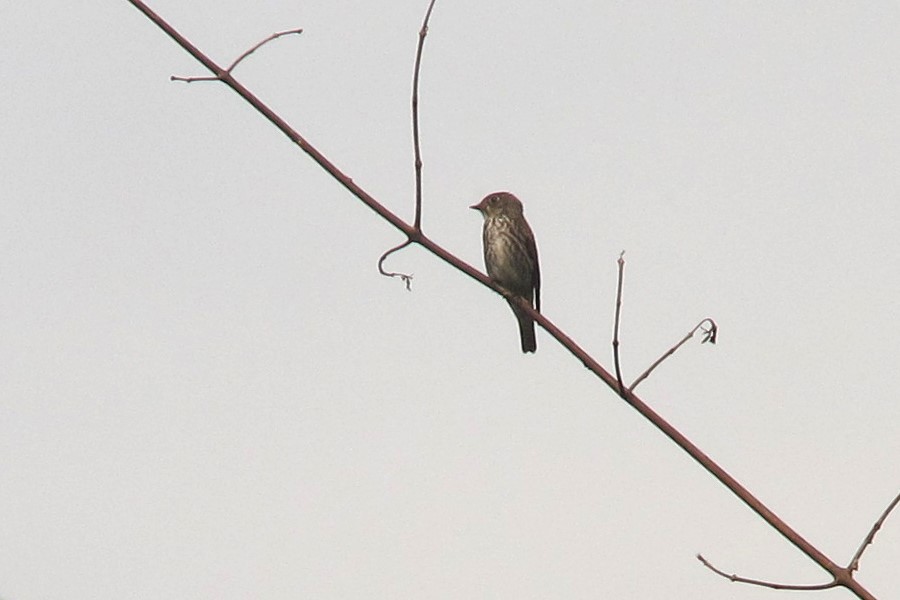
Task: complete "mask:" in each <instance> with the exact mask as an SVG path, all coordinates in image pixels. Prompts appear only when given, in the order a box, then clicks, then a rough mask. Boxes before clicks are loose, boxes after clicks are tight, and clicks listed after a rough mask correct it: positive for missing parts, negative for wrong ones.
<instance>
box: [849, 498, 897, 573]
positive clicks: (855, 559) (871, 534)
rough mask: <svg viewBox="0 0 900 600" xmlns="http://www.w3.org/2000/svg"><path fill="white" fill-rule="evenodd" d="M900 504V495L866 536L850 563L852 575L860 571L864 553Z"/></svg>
mask: <svg viewBox="0 0 900 600" xmlns="http://www.w3.org/2000/svg"><path fill="white" fill-rule="evenodd" d="M898 503H900V494H897V496H896V497H895V498H894V500H893V501H892V502H891V503H890V504H888V507H887V508H886V509H884V512H883V513H881V516H880V517H878V520H877V521H875V524H874V525H872V528H871V529H870V530H869V533H868V535H866V538H865V539H864V540H863V541H862V544H860V545H859V549H858V550H857V551H856V554H854V555H853V560H851V561H850V567H849V569H850V572H851V573H853V572H854V571H856V570H858V569H859V559H861V558H862V555H863V552H865V551H866V546H868V545H869V544H871V543H872V541H873V540H874V539H875V534H876V533H878V530H879V529H881V526H882V525H883V524H884V521H885V520H886V519H887V518H888V515H889V514H891V511H892V510H894V507H896V506H897V504H898Z"/></svg>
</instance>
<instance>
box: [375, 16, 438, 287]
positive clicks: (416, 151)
mask: <svg viewBox="0 0 900 600" xmlns="http://www.w3.org/2000/svg"><path fill="white" fill-rule="evenodd" d="M436 1H437V0H431V2H430V3H429V4H428V10H427V11H425V18H424V19H423V20H422V27H421V29H419V43H418V45H417V46H416V61H415V66H414V67H413V84H412V88H413V89H412V101H411V104H412V133H413V155H414V157H415V158H414V166H415V172H416V216H415V218H414V220H413V225H412V228H413V231H414V232H415V233H416V234H417V235H418V234H421V232H422V149H421V146H420V145H419V71H420V69H421V67H422V50H423V48H424V47H425V36H427V35H428V21H429V19H431V11H432V9H433V8H434V3H435V2H436ZM415 241H417V239H416V238H415V237H413V236H409V237H408V238H407V240H406V241H405V242H403V243H402V244H400V245H399V246H397V247H395V248H391V249H390V250H388V251H387V252H385V253H384V254H383V255H382V256H381V258H380V259H378V272H379V273H381V274H382V275H385V276H387V277H399V278H400V280H401V281H403V282H404V283H405V284H406V289H407V290H411V289H412V288H411V287H410V284H411V282H412V275H406V274H404V273H386V272H385V271H384V269H383V268H382V264H383V263H384V259H386V258H387V257H388V255H390V254H393V253H394V252H397V251H398V250H400V249H402V248H405V247H406V246H409V245H410V244H411V243H413V242H415Z"/></svg>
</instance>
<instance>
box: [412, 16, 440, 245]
mask: <svg viewBox="0 0 900 600" xmlns="http://www.w3.org/2000/svg"><path fill="white" fill-rule="evenodd" d="M434 3H435V0H431V3H430V4H429V5H428V10H427V11H426V12H425V19H424V20H423V21H422V28H421V29H419V44H418V46H416V63H415V66H414V67H413V91H412V129H413V151H414V153H415V168H416V216H415V219H414V220H413V227H415V228H416V229H421V227H422V150H421V148H420V146H419V70H420V69H421V67H422V49H423V48H424V47H425V36H426V35H428V21H429V19H431V11H432V9H434Z"/></svg>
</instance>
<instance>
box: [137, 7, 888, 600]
mask: <svg viewBox="0 0 900 600" xmlns="http://www.w3.org/2000/svg"><path fill="white" fill-rule="evenodd" d="M128 2H130V3H131V4H132V5H133V6H134V7H135V8H137V9H138V10H139V11H140V12H141V13H143V14H144V15H145V16H146V17H147V18H148V19H150V21H152V22H153V23H154V24H155V25H156V26H157V27H159V28H160V29H161V30H162V31H163V32H165V34H166V35H168V36H169V37H170V38H172V39H173V40H174V41H175V42H176V43H177V44H178V45H179V46H181V47H182V48H183V49H184V50H185V51H186V52H188V53H189V54H190V55H191V56H193V57H194V58H195V59H196V60H197V61H198V62H200V64H202V65H203V66H204V67H206V68H207V69H209V71H210V72H212V73H213V74H214V75H216V77H217V78H218V79H220V80H221V81H222V83H224V84H225V85H227V86H228V87H230V88H231V89H232V90H233V91H234V92H235V93H237V94H238V95H239V96H241V98H243V99H244V100H245V101H246V102H247V103H248V104H249V105H250V106H252V107H253V108H255V109H256V110H257V111H258V112H259V113H260V114H262V115H263V116H264V117H265V118H266V119H268V120H269V121H270V122H271V123H272V124H273V125H274V126H275V127H277V128H278V129H279V130H280V131H281V132H282V133H284V135H285V136H287V137H288V138H289V139H290V140H291V141H292V142H294V143H295V144H297V146H298V147H299V148H300V149H301V150H302V151H303V152H305V153H306V154H307V156H309V157H310V159H312V160H313V161H314V162H315V163H316V164H318V165H319V166H320V167H321V168H322V169H323V170H324V171H325V172H326V173H328V174H329V175H331V176H332V177H333V178H334V179H335V180H336V181H337V182H338V183H340V184H341V185H342V186H343V187H344V188H345V189H346V190H347V191H348V192H350V193H351V194H352V195H353V196H354V197H355V198H357V199H358V200H359V201H360V202H362V203H363V204H365V205H366V206H367V207H368V208H370V209H371V210H372V211H373V212H375V213H376V214H378V216H380V217H381V218H382V219H384V220H385V221H387V222H388V223H390V224H391V225H392V226H393V227H395V228H396V229H398V230H399V231H400V232H402V233H403V234H405V235H406V236H407V238H408V239H409V241H410V242H411V243H415V244H418V245H420V246H421V247H422V248H424V249H425V250H427V251H428V252H431V253H432V254H433V255H435V256H436V257H437V258H438V259H440V260H442V261H444V262H446V263H447V264H449V265H451V266H452V267H454V268H455V269H457V270H459V271H460V272H462V273H464V274H466V275H468V276H469V277H470V278H472V279H474V280H475V281H477V282H479V283H480V284H481V285H484V286H485V287H488V288H490V289H492V290H494V291H496V292H498V293H501V289H500V287H499V286H498V285H497V284H496V283H494V282H493V281H491V280H490V279H489V278H488V277H487V275H485V274H484V273H482V272H480V271H478V270H477V269H475V268H474V267H472V266H471V265H469V264H468V263H466V262H464V261H462V260H460V259H459V258H458V257H456V256H455V255H453V254H451V253H450V252H448V251H447V250H446V249H444V248H443V247H441V246H440V245H438V244H437V243H435V242H434V241H432V240H431V239H429V238H428V237H427V236H425V235H424V234H423V233H422V232H421V230H419V229H417V228H415V227H414V226H413V225H410V224H409V223H406V222H405V221H403V220H402V219H401V218H400V217H398V216H397V215H396V214H394V213H393V212H391V211H390V210H388V209H387V208H385V207H384V205H382V204H381V203H380V202H378V201H377V200H375V198H373V197H372V196H371V195H370V194H369V193H367V192H366V191H365V190H363V189H362V188H361V187H360V186H359V185H357V184H356V182H354V181H353V179H351V178H350V177H348V176H347V175H346V174H345V173H344V172H343V171H341V170H340V169H338V168H337V167H336V166H335V165H334V164H333V163H332V162H331V161H330V160H328V159H327V158H325V156H324V155H323V154H322V153H321V152H319V151H318V150H317V149H316V148H315V147H314V146H313V145H312V144H310V143H309V142H308V141H307V140H306V139H305V138H304V137H303V136H301V135H300V134H299V133H298V132H297V131H295V130H294V129H293V128H292V127H291V126H290V125H289V124H288V123H287V122H286V121H285V120H284V119H283V118H281V117H280V116H279V115H278V114H276V113H275V112H274V111H273V110H272V109H271V108H269V107H268V106H267V105H265V104H264V103H263V102H262V101H260V100H259V98H257V97H256V96H255V95H254V94H252V93H251V92H250V91H249V90H248V89H247V88H246V87H244V86H243V85H242V84H241V83H239V82H238V81H237V80H235V79H234V77H232V75H231V74H230V73H228V72H226V71H225V70H224V69H222V67H220V66H219V65H218V64H216V63H215V62H214V61H213V60H211V59H210V58H209V57H208V56H206V55H205V54H204V53H203V52H201V51H200V50H199V49H197V47H196V46H194V45H193V44H192V43H191V42H190V41H188V40H187V39H186V38H185V37H184V36H183V35H181V34H180V33H179V32H178V31H176V30H175V28H173V27H172V26H171V25H169V23H167V22H166V21H165V20H163V19H162V18H160V17H159V15H157V14H156V13H155V12H153V11H152V10H150V8H149V7H148V6H147V5H146V4H145V3H144V2H143V1H142V0H128ZM518 300H519V301H518V306H519V308H520V309H521V310H522V311H523V312H524V313H526V314H528V316H530V317H531V318H532V319H534V321H535V323H537V324H538V325H540V326H541V327H543V328H544V330H545V331H547V333H549V334H550V335H551V336H552V337H553V338H554V339H555V340H556V341H557V342H559V344H560V345H561V346H563V347H564V348H566V349H567V350H568V351H569V352H570V353H571V354H572V355H573V356H575V357H576V358H577V359H578V360H579V361H581V363H582V364H583V365H584V366H585V367H586V368H587V369H588V370H590V371H591V372H592V373H593V374H594V375H596V376H597V378H599V379H600V380H601V381H602V382H603V383H604V384H606V385H607V386H608V387H609V388H610V389H612V390H615V391H617V390H618V385H617V382H616V380H615V378H614V377H613V376H612V375H610V374H609V372H608V371H607V370H606V369H604V368H603V366H602V365H600V363H598V362H597V361H596V359H594V358H593V357H592V356H591V355H589V354H588V353H587V352H585V351H584V349H583V348H581V347H580V346H579V345H578V344H577V343H576V342H575V341H574V340H573V339H572V338H570V337H569V336H568V335H566V334H565V333H564V332H563V331H562V330H561V329H559V328H558V327H557V326H556V325H555V324H554V323H553V322H552V321H550V320H549V319H548V318H547V317H546V316H545V315H543V314H541V313H539V312H537V311H536V310H534V308H532V307H531V306H529V305H528V303H527V302H525V301H524V300H523V299H521V298H519V299H518ZM620 396H621V397H622V399H623V400H625V402H627V403H628V405H629V406H631V407H632V408H634V409H635V410H636V411H637V412H639V413H640V414H641V416H643V417H644V418H645V419H647V420H648V421H649V422H650V423H651V424H652V425H653V426H654V427H656V428H657V429H659V430H660V432H662V433H663V434H664V435H665V436H667V437H668V438H669V439H671V440H672V441H673V442H674V443H675V444H677V445H678V446H679V447H680V448H681V449H682V450H684V451H685V452H686V453H687V454H688V455H690V456H691V458H693V459H694V460H695V461H697V463H699V464H700V466H702V467H703V468H704V469H706V470H707V471H708V472H709V473H710V474H711V475H713V476H714V477H715V478H716V479H718V480H719V481H720V482H721V483H722V484H723V485H724V486H725V487H727V488H728V489H729V490H730V491H731V492H732V493H733V494H735V495H736V496H737V497H738V498H740V499H741V501H743V502H744V503H745V504H746V505H747V506H748V507H749V508H750V509H751V510H753V511H754V512H755V513H756V514H757V515H759V516H760V518H762V519H763V520H764V521H765V522H766V523H768V524H769V525H770V526H771V527H773V528H774V529H775V530H776V531H778V532H779V533H780V534H781V535H782V536H784V537H785V538H786V539H787V540H788V541H789V542H790V543H791V544H793V545H794V546H795V547H796V548H797V549H799V550H800V551H801V552H803V553H804V554H805V555H806V556H808V557H809V558H810V559H811V560H812V561H813V562H815V563H816V564H817V565H819V566H820V567H821V568H822V569H824V570H825V571H827V572H828V573H831V574H832V575H833V576H834V577H835V579H836V581H837V582H838V585H840V586H842V587H845V588H847V589H848V590H850V591H851V592H853V593H854V594H855V595H856V596H857V597H858V598H860V599H861V600H875V597H874V596H873V595H872V594H871V593H870V592H869V591H868V590H867V589H866V588H865V587H863V586H862V584H860V583H859V582H857V581H856V580H854V579H853V578H852V577H851V576H850V574H849V573H848V572H847V570H846V569H843V568H842V567H840V566H838V565H837V564H836V563H835V562H834V561H832V560H831V559H830V558H828V556H826V555H825V554H823V553H822V552H821V551H820V550H819V549H818V548H816V547H815V546H813V545H812V544H811V543H810V542H809V541H808V540H806V539H805V538H804V537H803V536H802V535H800V534H799V533H798V532H797V531H795V530H794V529H793V528H791V527H790V525H788V524H787V523H785V522H784V521H783V520H782V519H781V518H780V517H778V515H776V514H775V513H774V512H772V511H771V510H770V509H769V508H768V507H767V506H766V505H765V504H763V503H762V502H761V501H760V500H759V499H758V498H757V497H755V496H754V495H753V494H751V493H750V491H749V490H748V489H747V488H745V487H744V486H743V485H741V484H740V483H739V482H738V481H737V480H736V479H735V478H734V477H732V476H731V475H730V474H729V473H728V472H727V471H725V470H724V469H723V468H722V467H720V466H719V465H718V464H717V463H716V462H715V461H713V460H712V459H711V458H710V457H709V456H707V455H706V454H705V453H704V452H703V451H702V450H700V448H698V447H697V446H696V445H695V444H694V443H693V442H691V441H690V440H689V439H687V438H686V437H685V436H684V434H682V433H681V432H680V431H678V430H677V429H676V428H674V427H673V426H672V425H670V424H669V423H668V422H667V421H666V420H665V419H663V418H662V417H661V416H660V415H659V414H657V413H656V411H654V410H653V409H652V408H650V406H648V405H647V404H646V403H645V402H644V401H643V400H641V399H640V398H639V397H638V396H637V395H635V394H634V393H633V392H632V391H631V390H625V391H624V393H621V394H620Z"/></svg>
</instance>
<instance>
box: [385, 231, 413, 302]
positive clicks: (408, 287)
mask: <svg viewBox="0 0 900 600" xmlns="http://www.w3.org/2000/svg"><path fill="white" fill-rule="evenodd" d="M410 244H412V240H406V241H405V242H403V243H402V244H400V245H398V246H394V247H393V248H391V249H390V250H388V251H387V252H385V253H384V254H382V255H381V258H379V259H378V272H379V273H381V274H382V275H384V276H385V277H399V278H400V281H402V282H403V283H405V284H406V290H407V291H409V292H411V291H412V279H413V276H412V274H411V273H410V274H406V273H394V272H393V271H391V272H388V271H385V270H384V261H385V259H387V257H388V256H390V255H391V254H393V253H394V252H397V251H398V250H402V249H403V248H406V247H407V246H409V245H410Z"/></svg>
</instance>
